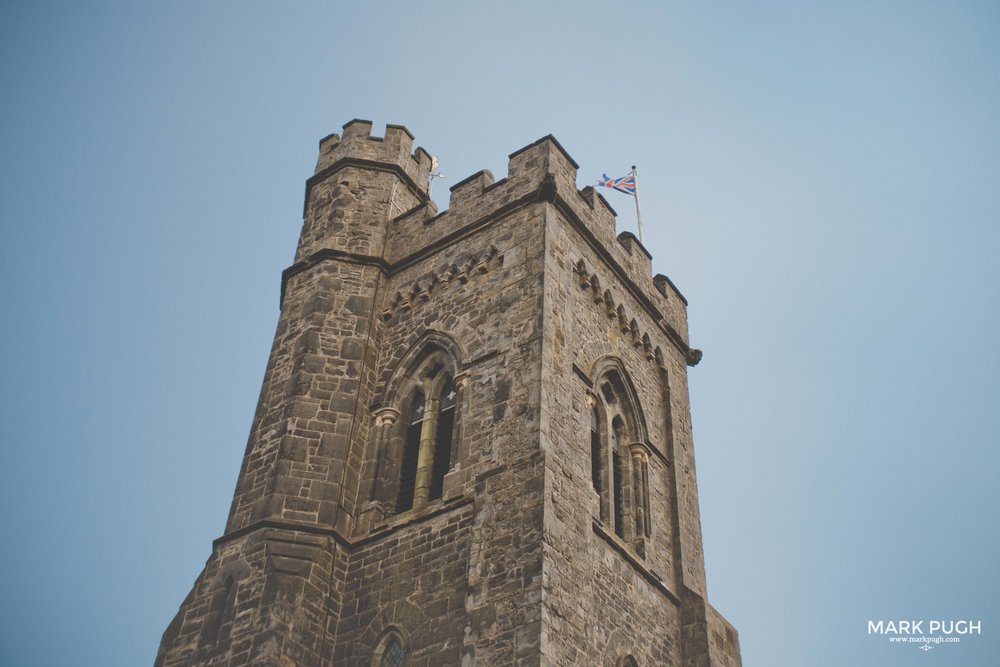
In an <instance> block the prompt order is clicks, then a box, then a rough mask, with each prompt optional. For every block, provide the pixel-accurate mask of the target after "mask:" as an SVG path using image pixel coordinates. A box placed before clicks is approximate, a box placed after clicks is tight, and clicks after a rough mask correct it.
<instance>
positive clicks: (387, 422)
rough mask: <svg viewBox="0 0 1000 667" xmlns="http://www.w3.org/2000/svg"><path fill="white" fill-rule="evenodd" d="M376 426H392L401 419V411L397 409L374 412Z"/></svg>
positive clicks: (382, 409)
mask: <svg viewBox="0 0 1000 667" xmlns="http://www.w3.org/2000/svg"><path fill="white" fill-rule="evenodd" d="M374 416H375V426H392V425H393V424H395V423H396V420H397V419H399V410H397V409H396V408H379V409H378V410H376V411H375V412H374Z"/></svg>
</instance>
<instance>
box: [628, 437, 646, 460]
mask: <svg viewBox="0 0 1000 667" xmlns="http://www.w3.org/2000/svg"><path fill="white" fill-rule="evenodd" d="M628 451H629V453H630V454H631V455H632V458H633V459H639V460H640V461H642V462H643V463H649V445H647V444H646V443H644V442H633V443H630V444H629V446H628Z"/></svg>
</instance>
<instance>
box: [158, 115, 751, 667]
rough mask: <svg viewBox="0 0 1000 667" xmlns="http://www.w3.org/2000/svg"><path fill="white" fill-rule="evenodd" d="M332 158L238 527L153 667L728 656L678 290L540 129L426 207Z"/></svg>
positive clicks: (298, 264) (347, 145)
mask: <svg viewBox="0 0 1000 667" xmlns="http://www.w3.org/2000/svg"><path fill="white" fill-rule="evenodd" d="M371 129H372V127H371V123H369V122H367V121H361V120H353V121H351V122H349V123H348V124H347V125H345V126H344V131H343V135H342V136H337V135H336V134H333V135H330V136H329V137H327V138H325V139H323V140H322V141H321V142H320V154H319V161H318V163H317V165H316V173H315V174H314V175H313V176H312V178H310V179H309V180H308V181H307V183H306V196H305V212H304V223H303V226H302V234H301V237H300V239H299V244H298V249H297V251H296V255H295V261H294V263H293V264H292V265H291V266H290V267H289V268H288V269H286V270H285V272H284V273H283V275H282V283H281V314H280V318H279V320H278V328H277V332H276V333H275V336H274V346H273V348H272V350H271V356H270V359H269V361H268V364H267V371H266V374H265V376H264V384H263V388H262V389H261V394H260V402H259V403H258V406H257V412H256V415H255V416H254V420H253V425H252V427H251V430H250V437H249V442H248V443H247V448H246V454H245V455H244V457H243V465H242V467H241V469H240V475H239V481H238V483H237V486H236V493H235V495H234V498H233V504H232V508H231V509H230V512H229V520H228V522H227V523H226V529H225V532H224V533H223V535H222V536H221V537H219V538H218V539H217V540H215V542H214V544H213V548H212V555H211V556H210V557H209V559H208V562H207V563H206V564H205V568H204V570H203V571H202V573H201V575H200V576H199V577H198V579H197V580H196V581H195V584H194V587H193V589H192V590H191V592H190V593H189V594H188V596H187V598H185V600H184V601H183V603H182V604H181V607H180V610H179V611H178V613H177V616H176V617H175V618H174V620H173V622H171V624H170V626H169V627H168V628H167V630H166V632H165V633H164V635H163V640H162V644H161V646H160V651H159V654H158V656H157V659H156V665H158V666H163V667H176V666H179V665H217V666H220V667H221V666H227V667H236V666H238V665H267V666H271V667H293V666H297V667H313V666H316V667H327V666H333V665H337V666H340V665H346V666H355V665H357V666H365V667H368V666H375V667H386V666H387V667H397V666H400V665H405V666H406V667H439V666H451V665H456V666H457V665H480V666H485V665H526V666H527V665H531V666H534V665H560V666H564V665H565V666H570V665H600V666H602V667H623V666H626V665H629V666H632V667H636V666H642V667H647V666H652V665H675V666H699V667H700V666H708V665H718V666H725V667H733V666H737V665H740V656H739V644H738V640H737V635H736V631H735V630H734V629H733V628H732V626H731V625H729V623H728V622H726V620H725V619H723V618H722V617H721V616H720V615H719V614H718V613H717V612H716V611H715V610H714V609H713V608H712V606H711V605H709V604H708V602H707V600H706V589H705V568H704V561H703V557H702V543H701V529H700V519H699V515H698V496H697V489H696V485H695V469H694V451H693V448H692V440H691V423H690V411H689V405H688V388H687V367H688V366H691V365H694V364H696V363H697V362H698V360H699V358H700V356H701V353H700V352H699V351H698V350H695V349H692V348H691V347H690V346H689V344H688V332H687V315H686V301H685V300H684V297H683V296H681V294H680V292H678V291H677V289H676V288H675V287H674V285H673V284H672V283H671V282H670V281H669V280H668V279H667V278H666V277H664V276H662V275H657V276H655V277H654V276H652V275H651V268H650V255H649V253H648V252H647V251H646V249H645V248H644V247H643V246H642V245H641V244H640V243H639V242H638V240H636V238H635V237H634V236H632V235H631V234H629V233H628V232H624V233H621V234H617V235H616V233H615V213H614V211H613V210H612V209H611V208H610V207H609V206H608V204H607V202H605V201H604V199H603V198H602V197H601V196H600V195H599V194H597V193H596V192H595V191H594V190H593V189H592V188H590V187H587V188H584V189H583V190H577V188H576V170H577V165H576V163H575V162H574V161H573V159H572V158H571V157H570V156H569V155H568V154H567V153H566V151H565V150H563V148H562V146H560V145H559V143H558V142H557V141H556V140H555V139H554V138H553V137H551V136H548V137H544V138H542V139H540V140H538V141H536V142H535V143H533V144H531V145H529V146H525V147H524V148H522V149H520V150H518V151H516V152H515V153H513V154H511V156H510V162H509V165H508V173H507V177H506V178H503V179H501V180H499V181H494V179H493V176H492V174H490V172H488V171H480V172H478V173H476V174H473V175H472V176H470V177H468V178H466V179H465V180H463V181H461V182H460V183H457V184H456V185H455V186H454V187H452V188H451V200H450V205H449V208H448V210H446V211H444V212H442V213H438V212H437V210H436V209H435V206H434V204H433V202H432V201H431V200H430V198H429V197H428V177H429V173H430V167H431V158H430V155H428V153H427V152H426V151H424V150H423V149H422V148H418V149H416V151H415V152H412V153H411V149H412V143H413V137H412V135H410V133H409V132H408V131H407V130H406V129H405V128H403V127H400V126H398V125H389V126H387V128H386V131H385V136H384V137H383V138H379V137H373V136H371Z"/></svg>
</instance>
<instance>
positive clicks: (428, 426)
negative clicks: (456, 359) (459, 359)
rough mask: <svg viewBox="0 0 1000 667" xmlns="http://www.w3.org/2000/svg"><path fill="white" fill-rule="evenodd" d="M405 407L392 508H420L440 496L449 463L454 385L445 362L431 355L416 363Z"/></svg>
mask: <svg viewBox="0 0 1000 667" xmlns="http://www.w3.org/2000/svg"><path fill="white" fill-rule="evenodd" d="M415 375H416V377H414V378H411V382H412V384H413V385H415V388H414V389H413V390H412V394H411V395H412V398H411V400H410V403H409V406H408V408H406V409H405V411H404V412H403V414H404V415H406V418H405V423H404V426H405V435H404V439H403V446H402V451H401V456H400V459H399V484H398V486H397V493H396V512H397V513H401V512H408V511H410V510H411V509H420V508H421V507H423V506H424V505H426V504H427V503H428V502H429V501H432V500H437V499H439V498H441V497H442V495H443V492H444V478H445V476H446V475H447V474H448V471H449V470H451V466H452V463H453V461H454V447H453V445H454V442H455V433H456V431H457V427H458V407H459V393H460V389H459V385H458V383H456V381H455V379H454V375H453V373H452V371H451V369H450V368H449V364H445V363H443V361H442V360H441V359H439V358H437V355H432V356H431V357H429V358H428V360H427V361H426V362H425V363H423V364H421V365H420V367H419V370H418V372H417V373H416V374H415Z"/></svg>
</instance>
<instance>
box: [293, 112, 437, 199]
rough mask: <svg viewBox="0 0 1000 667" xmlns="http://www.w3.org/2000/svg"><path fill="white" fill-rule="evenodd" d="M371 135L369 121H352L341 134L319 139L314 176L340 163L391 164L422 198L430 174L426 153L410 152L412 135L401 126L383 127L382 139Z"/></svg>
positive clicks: (427, 154)
mask: <svg viewBox="0 0 1000 667" xmlns="http://www.w3.org/2000/svg"><path fill="white" fill-rule="evenodd" d="M371 132H372V122H371V121H370V120H360V119H357V118H355V119H354V120H352V121H349V122H348V123H346V124H345V125H344V128H343V133H342V134H341V135H337V134H331V135H328V136H326V137H324V138H323V139H322V140H320V142H319V159H318V160H317V161H316V174H322V173H324V172H326V171H327V170H329V169H331V168H333V167H335V165H337V164H338V163H339V162H341V161H343V160H357V161H364V162H369V163H374V165H382V166H390V165H395V166H396V167H398V168H399V169H400V170H401V171H402V172H403V174H405V177H406V179H407V180H408V181H409V184H410V185H411V186H412V187H413V188H414V189H415V190H416V191H419V192H420V193H422V194H423V198H425V199H426V198H427V185H428V179H429V178H430V173H431V156H430V153H428V152H427V151H426V150H424V149H423V148H417V149H416V150H415V151H412V149H413V135H412V134H410V131H409V130H407V129H406V128H405V127H403V126H402V125H391V124H390V125H386V126H385V136H384V137H373V136H372V134H371ZM411 151H412V152H411ZM310 180H312V179H310Z"/></svg>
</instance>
